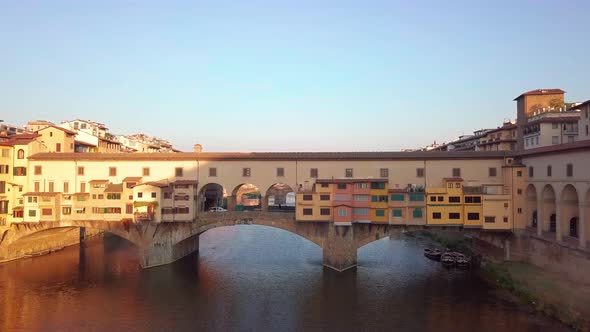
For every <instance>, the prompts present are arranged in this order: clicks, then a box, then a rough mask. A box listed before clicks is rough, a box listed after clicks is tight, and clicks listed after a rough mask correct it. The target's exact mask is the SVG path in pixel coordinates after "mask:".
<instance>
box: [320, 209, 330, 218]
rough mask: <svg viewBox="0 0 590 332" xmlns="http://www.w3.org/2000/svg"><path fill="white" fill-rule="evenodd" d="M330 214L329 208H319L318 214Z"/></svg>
mask: <svg viewBox="0 0 590 332" xmlns="http://www.w3.org/2000/svg"><path fill="white" fill-rule="evenodd" d="M329 215H330V208H321V209H320V216H329Z"/></svg>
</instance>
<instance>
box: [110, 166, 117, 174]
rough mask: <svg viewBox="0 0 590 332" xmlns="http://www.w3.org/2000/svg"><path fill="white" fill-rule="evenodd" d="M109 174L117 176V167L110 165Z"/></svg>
mask: <svg viewBox="0 0 590 332" xmlns="http://www.w3.org/2000/svg"><path fill="white" fill-rule="evenodd" d="M109 176H117V167H109Z"/></svg>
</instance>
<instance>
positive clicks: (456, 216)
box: [449, 212, 461, 220]
mask: <svg viewBox="0 0 590 332" xmlns="http://www.w3.org/2000/svg"><path fill="white" fill-rule="evenodd" d="M449 219H454V220H456V219H461V213H457V212H450V213H449Z"/></svg>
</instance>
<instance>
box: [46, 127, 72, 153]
mask: <svg viewBox="0 0 590 332" xmlns="http://www.w3.org/2000/svg"><path fill="white" fill-rule="evenodd" d="M37 134H38V135H40V137H39V140H40V142H41V143H42V144H43V145H45V149H46V151H47V152H66V153H67V152H74V138H75V137H76V133H75V132H73V131H71V130H67V129H65V128H62V127H57V126H53V125H47V126H45V127H43V128H41V129H39V130H37Z"/></svg>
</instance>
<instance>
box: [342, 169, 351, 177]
mask: <svg viewBox="0 0 590 332" xmlns="http://www.w3.org/2000/svg"><path fill="white" fill-rule="evenodd" d="M352 176H353V172H352V168H347V169H346V170H344V177H347V178H351V177H352Z"/></svg>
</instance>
